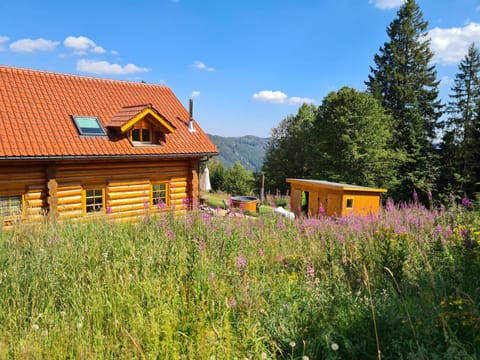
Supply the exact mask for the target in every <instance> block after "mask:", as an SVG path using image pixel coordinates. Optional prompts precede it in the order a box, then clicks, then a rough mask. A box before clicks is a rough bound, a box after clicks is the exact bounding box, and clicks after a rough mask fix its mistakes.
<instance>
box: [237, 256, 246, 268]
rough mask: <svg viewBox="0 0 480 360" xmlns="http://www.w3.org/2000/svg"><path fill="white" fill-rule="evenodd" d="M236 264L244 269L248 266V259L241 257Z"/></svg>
mask: <svg viewBox="0 0 480 360" xmlns="http://www.w3.org/2000/svg"><path fill="white" fill-rule="evenodd" d="M236 264H237V267H239V268H244V267H246V266H247V259H245V258H244V257H243V256H239V257H237V259H236Z"/></svg>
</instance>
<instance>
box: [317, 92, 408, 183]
mask: <svg viewBox="0 0 480 360" xmlns="http://www.w3.org/2000/svg"><path fill="white" fill-rule="evenodd" d="M391 123H392V117H391V116H390V115H388V114H387V113H386V112H385V109H384V108H383V107H382V106H381V104H380V102H379V101H378V100H377V99H375V98H374V97H373V96H371V95H369V94H367V93H365V92H360V91H357V90H355V89H352V88H348V87H344V88H342V89H340V90H339V91H338V92H331V93H330V94H328V95H327V96H326V97H325V99H324V100H323V102H322V104H321V105H320V106H319V108H318V115H317V119H316V122H315V127H314V132H313V134H314V137H313V138H314V139H315V143H314V145H315V146H314V156H313V157H312V159H315V160H314V164H313V166H312V167H313V168H314V171H313V173H314V176H315V178H318V179H325V180H330V181H337V182H346V183H351V184H357V185H364V186H385V187H390V186H393V182H394V181H395V175H396V173H395V170H396V167H397V164H398V163H399V162H402V161H403V159H404V157H403V156H402V154H401V153H400V152H398V151H395V150H392V149H391V141H392V131H391V128H392V127H391Z"/></svg>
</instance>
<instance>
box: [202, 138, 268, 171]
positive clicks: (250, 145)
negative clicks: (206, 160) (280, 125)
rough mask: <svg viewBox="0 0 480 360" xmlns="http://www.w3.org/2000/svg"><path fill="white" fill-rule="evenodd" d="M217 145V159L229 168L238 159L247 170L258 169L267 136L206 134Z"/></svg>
mask: <svg viewBox="0 0 480 360" xmlns="http://www.w3.org/2000/svg"><path fill="white" fill-rule="evenodd" d="M208 137H209V138H210V139H211V140H212V141H213V142H214V143H215V145H217V147H218V150H219V151H220V156H219V157H217V159H218V160H219V161H220V162H221V163H222V164H223V165H224V166H225V167H226V168H229V167H231V166H233V164H235V162H236V161H239V162H240V163H241V164H242V165H243V166H244V167H245V169H247V170H250V171H260V170H261V168H262V163H263V158H264V156H265V145H266V144H267V141H268V138H261V137H257V136H252V135H247V136H242V137H223V136H219V135H211V134H208Z"/></svg>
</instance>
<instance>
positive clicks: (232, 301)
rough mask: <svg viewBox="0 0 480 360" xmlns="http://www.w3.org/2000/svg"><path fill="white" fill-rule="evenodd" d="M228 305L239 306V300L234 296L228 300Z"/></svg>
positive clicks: (230, 306)
mask: <svg viewBox="0 0 480 360" xmlns="http://www.w3.org/2000/svg"><path fill="white" fill-rule="evenodd" d="M227 306H228V307H229V308H233V307H235V306H237V300H235V298H233V297H232V298H231V299H230V301H229V302H228V304H227Z"/></svg>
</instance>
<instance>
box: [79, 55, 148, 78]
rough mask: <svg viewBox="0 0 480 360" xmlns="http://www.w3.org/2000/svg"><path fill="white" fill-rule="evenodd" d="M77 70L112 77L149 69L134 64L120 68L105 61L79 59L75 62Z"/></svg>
mask: <svg viewBox="0 0 480 360" xmlns="http://www.w3.org/2000/svg"><path fill="white" fill-rule="evenodd" d="M77 70H78V71H83V72H86V73H91V74H112V75H128V74H134V73H140V72H147V71H150V69H148V68H145V67H138V66H137V65H134V64H127V65H125V66H121V65H119V64H110V63H109V62H107V61H95V60H88V59H80V60H78V61H77Z"/></svg>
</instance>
